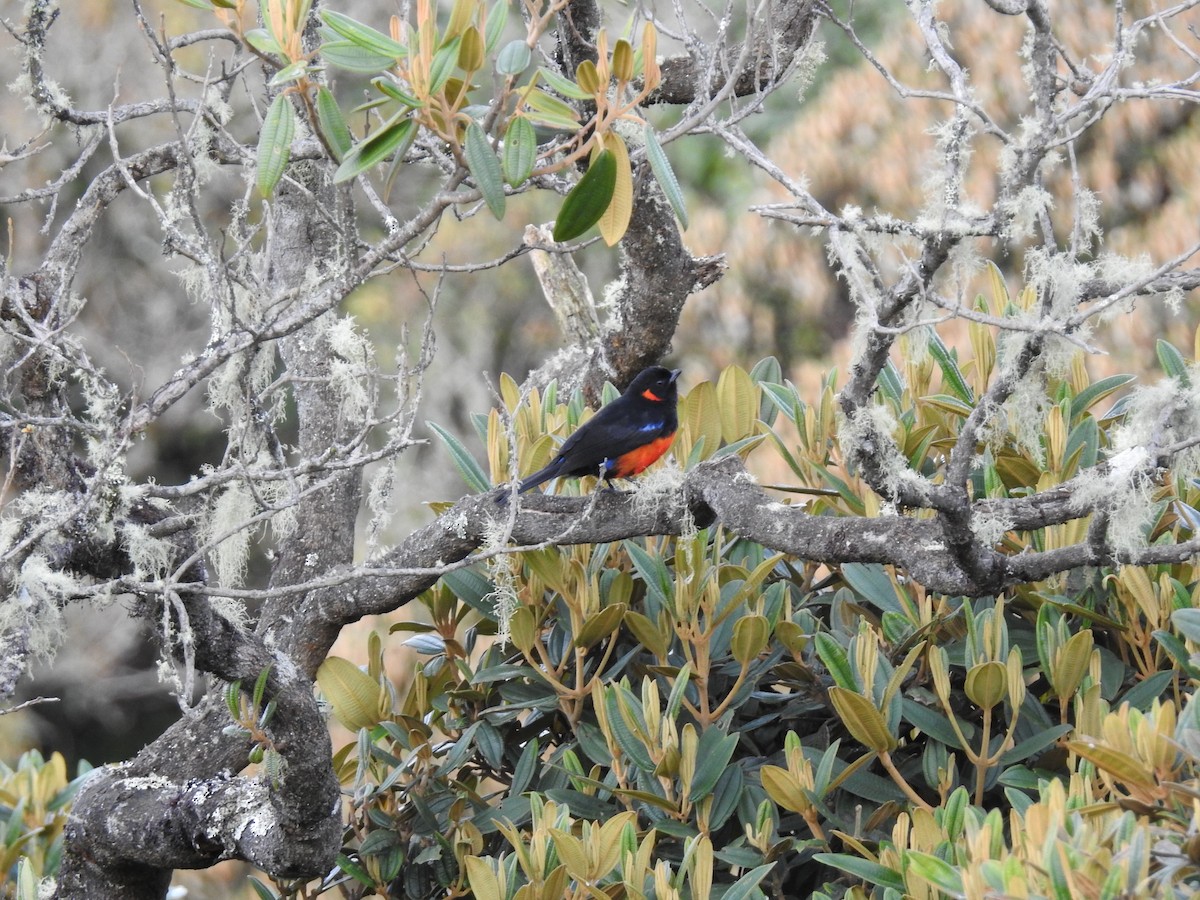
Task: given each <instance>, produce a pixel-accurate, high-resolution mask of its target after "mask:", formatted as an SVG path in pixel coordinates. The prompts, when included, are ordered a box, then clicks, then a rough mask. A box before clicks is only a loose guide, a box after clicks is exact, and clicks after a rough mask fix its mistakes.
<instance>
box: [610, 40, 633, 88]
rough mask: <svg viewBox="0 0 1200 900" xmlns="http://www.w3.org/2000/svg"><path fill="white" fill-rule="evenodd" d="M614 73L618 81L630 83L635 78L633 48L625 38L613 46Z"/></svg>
mask: <svg viewBox="0 0 1200 900" xmlns="http://www.w3.org/2000/svg"><path fill="white" fill-rule="evenodd" d="M612 73H613V76H614V77H615V78H616V79H617V80H618V81H629V80H631V79H632V78H633V47H632V46H631V45H630V43H629V41H627V40H625V39H624V38H621V39H620V40H618V41H617V43H616V44H615V45H614V46H613V52H612Z"/></svg>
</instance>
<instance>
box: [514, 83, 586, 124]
mask: <svg viewBox="0 0 1200 900" xmlns="http://www.w3.org/2000/svg"><path fill="white" fill-rule="evenodd" d="M523 102H524V104H525V106H527V107H528V108H529V109H528V112H527V115H528V116H529V118H530V119H532V120H533V121H535V122H544V123H545V124H547V125H549V126H551V127H552V128H564V129H567V130H575V129H578V128H579V116H578V114H577V113H576V112H575V110H573V109H571V107H570V106H568V105H567V104H566V103H563V102H562V101H561V100H559V99H558V98H557V97H553V96H551V95H550V94H547V93H546V92H545V91H543V90H541V89H539V88H534V89H533V90H531V91H529V92H528V93H527V94H525V95H524V97H523Z"/></svg>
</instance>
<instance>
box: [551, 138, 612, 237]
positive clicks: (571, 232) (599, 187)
mask: <svg viewBox="0 0 1200 900" xmlns="http://www.w3.org/2000/svg"><path fill="white" fill-rule="evenodd" d="M616 185H617V158H616V157H615V156H614V155H613V154H612V153H611V152H610V151H608V150H603V151H601V152H600V154H599V155H598V156H597V157H596V158H595V159H593V160H592V164H591V165H590V166H589V167H588V170H587V171H586V172H584V173H583V177H582V178H580V179H579V183H578V184H577V185H575V187H573V188H572V189H571V192H570V193H569V194H567V199H566V200H564V201H563V205H562V209H560V210H559V211H558V218H557V219H556V221H555V223H554V240H556V241H559V242H562V241H569V240H572V239H573V238H577V237H579V236H580V235H581V234H583V233H584V232H585V231H587V230H588V229H589V228H591V227H592V226H593V225H595V224H596V223H597V222H599V221H600V217H601V216H602V215H604V211H605V210H606V209H608V204H609V203H610V202H611V201H612V196H613V190H614V189H615V188H616Z"/></svg>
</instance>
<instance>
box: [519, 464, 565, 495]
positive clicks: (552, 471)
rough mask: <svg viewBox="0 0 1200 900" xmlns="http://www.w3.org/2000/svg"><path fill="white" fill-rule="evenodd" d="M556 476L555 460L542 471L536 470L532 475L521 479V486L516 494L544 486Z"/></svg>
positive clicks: (556, 466)
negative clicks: (540, 485)
mask: <svg viewBox="0 0 1200 900" xmlns="http://www.w3.org/2000/svg"><path fill="white" fill-rule="evenodd" d="M557 474H558V465H557V460H556V461H555V462H552V463H550V465H548V466H546V467H545V468H544V469H538V470H537V471H536V472H534V473H533V474H532V475H529V476H528V477H526V478H522V479H521V485H520V487H518V488H517V493H518V494H523V493H525V492H526V491H528V490H532V489H533V488H535V487H537V486H538V485H539V484H544V483H546V482H547V481H549V480H550V479H551V478H554V477H555V476H556V475H557Z"/></svg>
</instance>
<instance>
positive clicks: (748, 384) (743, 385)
mask: <svg viewBox="0 0 1200 900" xmlns="http://www.w3.org/2000/svg"><path fill="white" fill-rule="evenodd" d="M760 399H761V397H760V389H759V388H758V386H757V385H756V384H755V383H754V382H753V381H752V380H751V379H750V373H749V372H747V371H746V370H745V369H743V368H742V367H741V366H726V367H725V370H724V371H722V372H721V377H720V378H719V379H717V405H718V407H719V409H720V411H721V437H722V438H723V439H724V440H725V443H727V444H732V443H733V442H734V441H740V440H741V439H742V438H744V437H747V436H749V435H750V434H752V433H753V432H754V423H755V422H756V421H757V420H758V405H759V401H760ZM713 449H714V450H715V449H716V448H715V447H714V448H713Z"/></svg>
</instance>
